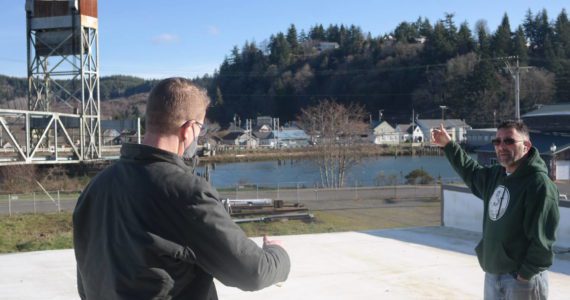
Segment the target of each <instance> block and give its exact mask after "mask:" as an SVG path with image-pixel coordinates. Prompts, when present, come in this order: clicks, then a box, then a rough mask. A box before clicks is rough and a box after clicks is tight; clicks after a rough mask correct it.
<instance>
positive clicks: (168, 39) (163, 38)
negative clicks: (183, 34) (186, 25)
mask: <svg viewBox="0 0 570 300" xmlns="http://www.w3.org/2000/svg"><path fill="white" fill-rule="evenodd" d="M179 41H180V38H179V37H178V36H177V35H175V34H170V33H163V34H161V35H157V36H155V37H153V38H152V43H153V44H171V43H178V42H179Z"/></svg>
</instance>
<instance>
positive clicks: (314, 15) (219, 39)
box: [0, 0, 569, 78]
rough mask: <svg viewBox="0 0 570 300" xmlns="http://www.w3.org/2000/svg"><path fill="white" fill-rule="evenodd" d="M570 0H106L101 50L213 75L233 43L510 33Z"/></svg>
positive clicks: (116, 59)
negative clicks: (335, 35)
mask: <svg viewBox="0 0 570 300" xmlns="http://www.w3.org/2000/svg"><path fill="white" fill-rule="evenodd" d="M0 2H1V3H2V7H3V8H2V9H1V10H0V74H3V75H9V76H17V77H25V76H26V72H27V71H26V14H25V9H24V3H25V1H24V0H20V1H15V0H0ZM568 3H569V1H568V0H565V1H558V0H553V1H551V0H548V1H529V0H516V1H514V0H499V1H497V0H494V1H490V0H478V1H472V0H468V1H467V0H466V1H458V0H442V1H429V0H417V1H416V0H414V1H408V0H402V1H379V0H377V1H373V0H354V1H346V0H342V1H341V0H327V1H322V0H315V1H311V0H303V1H300V0H288V1H271V0H265V1H263V0H252V1H247V0H244V1H235V0H234V1H230V0H207V1H187V0H163V1H150V0H137V1H119V0H102V1H99V47H100V54H99V56H100V57H99V58H100V62H101V66H100V71H101V75H102V76H108V75H115V74H124V75H133V76H139V77H144V78H165V77H170V76H183V77H196V76H201V75H204V74H205V73H210V74H211V73H213V71H214V70H215V69H217V68H218V67H219V66H220V64H221V63H222V61H223V59H224V57H225V56H227V55H228V54H229V53H230V50H231V49H232V47H233V46H236V45H237V46H238V47H240V48H241V46H242V45H243V44H244V42H245V41H250V42H251V41H254V42H256V43H258V44H259V43H261V42H263V41H265V40H267V39H268V38H269V36H270V35H271V34H275V33H277V32H286V30H287V28H288V27H289V26H290V24H295V26H296V27H297V30H298V31H299V32H300V31H301V29H304V30H305V31H308V29H309V28H310V27H311V26H313V25H315V24H323V25H324V26H325V28H326V26H328V25H329V24H338V25H340V24H345V25H357V26H360V27H361V28H362V30H363V31H364V32H370V33H371V34H372V36H379V35H383V34H385V33H389V32H391V31H392V30H394V28H395V27H396V26H397V25H398V24H399V23H400V22H403V21H408V22H413V21H415V20H417V18H418V17H420V16H421V17H427V18H428V19H429V20H430V21H431V22H432V23H433V22H434V21H436V20H440V19H443V18H444V16H445V13H446V12H447V13H454V14H455V21H456V23H457V24H458V25H459V24H460V23H462V22H463V21H467V22H468V23H469V25H470V27H471V28H472V29H473V26H474V25H475V23H476V22H477V21H478V20H481V19H483V20H486V21H487V23H488V26H489V29H490V30H491V31H493V32H494V31H495V29H496V28H497V26H498V25H499V23H500V21H501V19H502V17H503V14H504V13H507V15H508V16H509V20H510V24H511V27H512V28H511V29H512V30H514V29H515V28H516V26H518V25H519V24H521V23H522V22H523V20H524V17H525V14H526V12H527V10H528V9H531V11H532V12H533V13H536V12H539V11H540V10H542V9H543V8H545V9H546V10H547V11H548V15H549V18H550V19H551V20H554V19H555V18H556V17H557V16H558V14H559V13H560V12H561V11H562V9H563V8H567V6H568Z"/></svg>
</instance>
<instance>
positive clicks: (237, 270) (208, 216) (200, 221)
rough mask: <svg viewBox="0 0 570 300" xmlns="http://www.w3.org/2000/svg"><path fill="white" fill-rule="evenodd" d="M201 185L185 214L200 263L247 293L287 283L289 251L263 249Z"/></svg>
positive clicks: (221, 278)
mask: <svg viewBox="0 0 570 300" xmlns="http://www.w3.org/2000/svg"><path fill="white" fill-rule="evenodd" d="M201 185H202V189H201V191H198V192H197V193H195V194H193V195H192V197H191V198H192V200H191V201H190V202H189V203H187V205H186V207H185V208H184V212H183V213H184V215H185V217H186V218H187V220H188V223H189V226H190V230H189V231H188V236H187V240H188V243H189V246H190V248H191V249H192V250H193V251H194V254H195V256H196V263H197V264H198V265H199V266H200V267H202V268H203V269H204V270H205V271H206V272H208V273H210V274H212V275H213V276H214V277H215V278H216V279H218V280H219V281H220V282H222V283H223V284H225V285H227V286H234V287H237V288H240V289H242V290H246V291H255V290H260V289H263V288H265V287H267V286H270V285H272V284H275V283H278V282H282V281H285V280H286V279H287V277H288V275H289V271H290V264H291V263H290V259H289V255H288V254H287V252H286V251H285V249H283V248H282V247H280V246H268V247H264V248H261V247H259V246H258V245H257V244H256V243H254V242H253V241H252V240H250V239H249V238H248V237H247V236H246V235H245V233H244V232H243V230H242V229H241V228H240V227H239V226H237V225H236V224H235V223H234V222H233V220H232V219H231V217H230V216H229V214H228V213H227V212H226V210H225V209H224V208H223V206H222V205H221V203H220V202H219V201H218V196H217V193H216V192H215V191H214V190H213V189H212V188H210V187H209V184H208V183H206V182H202V184H201Z"/></svg>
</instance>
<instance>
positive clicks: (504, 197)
mask: <svg viewBox="0 0 570 300" xmlns="http://www.w3.org/2000/svg"><path fill="white" fill-rule="evenodd" d="M509 199H510V195H509V190H508V189H507V188H506V187H505V186H504V185H499V186H498V187H497V188H496V189H495V191H494V192H493V195H492V196H491V199H490V200H489V219H491V220H492V221H497V220H498V219H500V218H502V217H503V215H504V214H505V212H506V211H507V207H508V206H509Z"/></svg>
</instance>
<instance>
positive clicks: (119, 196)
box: [73, 78, 290, 299]
mask: <svg viewBox="0 0 570 300" xmlns="http://www.w3.org/2000/svg"><path fill="white" fill-rule="evenodd" d="M208 103H209V99H208V96H207V95H206V92H205V91H203V90H202V89H199V88H197V87H196V86H194V85H193V84H192V83H191V82H189V81H187V80H185V79H181V78H170V79H165V80H163V81H161V82H160V83H158V85H157V86H156V87H155V88H154V89H153V90H152V91H151V93H150V95H149V99H148V103H147V108H146V133H145V137H144V141H143V144H141V145H136V144H125V145H123V147H122V148H121V158H120V160H119V161H118V162H117V163H115V164H113V165H112V166H110V167H108V168H106V169H105V170H104V171H102V172H101V173H100V174H98V175H97V176H96V177H95V178H94V179H93V180H92V181H91V182H90V183H89V185H88V186H87V187H86V188H85V190H84V191H83V193H82V194H81V196H80V197H79V200H78V202H77V206H76V208H75V211H74V213H73V241H74V244H75V257H76V260H77V285H78V291H79V295H80V296H81V298H82V299H217V294H216V289H215V286H214V282H213V278H216V279H218V280H219V281H220V282H222V283H223V284H225V285H227V286H234V287H238V288H240V289H242V290H247V291H254V290H259V289H262V288H265V287H267V286H270V285H272V284H275V283H278V282H282V281H285V280H286V279H287V276H288V274H289V270H290V260H289V256H288V254H287V252H286V251H285V250H284V249H283V248H282V246H281V242H280V241H276V240H269V239H267V238H264V241H263V247H262V248H260V247H258V246H257V245H256V244H255V243H254V242H253V241H251V240H250V239H249V238H247V237H246V235H245V234H244V232H243V231H242V230H241V229H240V228H239V227H238V226H237V225H236V224H235V223H234V222H233V221H232V219H231V218H230V216H229V215H228V213H227V212H226V211H225V210H224V207H223V206H222V205H221V203H220V201H219V196H218V194H217V192H216V190H214V189H213V188H212V187H211V186H210V185H209V184H208V182H206V181H205V180H204V179H203V178H201V177H198V176H195V175H193V172H192V169H191V168H190V167H188V166H186V164H185V163H184V161H183V159H182V157H186V158H190V157H192V156H193V155H194V152H195V149H196V141H197V138H198V136H199V135H200V133H202V132H203V130H202V129H203V124H204V118H205V114H206V108H207V106H208Z"/></svg>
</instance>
